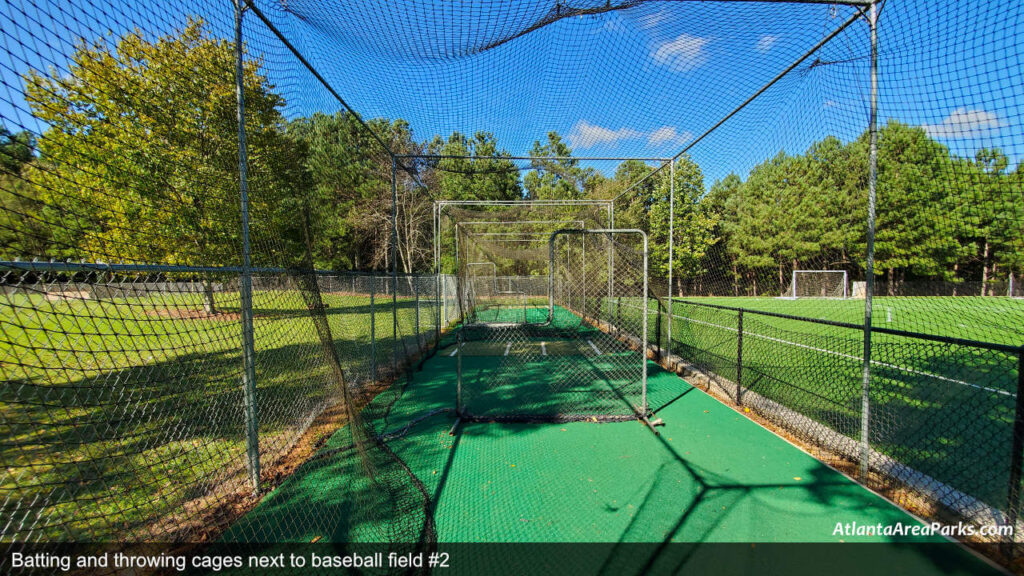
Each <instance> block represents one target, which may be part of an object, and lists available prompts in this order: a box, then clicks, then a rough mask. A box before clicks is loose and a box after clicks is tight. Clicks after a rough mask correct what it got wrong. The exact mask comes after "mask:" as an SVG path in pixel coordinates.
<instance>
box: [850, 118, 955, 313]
mask: <svg viewBox="0 0 1024 576" xmlns="http://www.w3.org/2000/svg"><path fill="white" fill-rule="evenodd" d="M856 146H857V147H858V149H859V152H858V153H860V154H864V155H865V156H866V153H867V135H866V134H865V135H863V136H861V138H860V139H859V140H858V142H857V143H856ZM950 162H951V160H950V156H949V151H948V149H947V148H946V147H945V146H943V145H942V144H939V143H938V142H936V141H935V140H932V139H931V138H930V137H929V136H928V134H927V133H926V132H925V131H924V129H923V128H920V127H913V126H908V125H906V124H902V123H900V122H897V121H895V120H890V121H889V122H888V123H887V124H886V125H885V126H884V127H882V129H880V130H879V133H878V192H877V194H878V195H877V208H876V219H875V221H876V228H877V231H876V233H875V266H876V270H878V271H884V272H885V273H886V274H887V276H888V280H889V281H888V293H889V294H890V295H894V294H895V293H896V291H897V289H898V287H899V285H900V284H901V283H902V282H903V281H904V279H905V277H906V275H907V274H908V273H909V274H911V275H912V276H915V277H921V278H935V279H940V280H952V279H953V278H954V276H955V274H956V267H955V266H956V262H957V261H958V259H959V258H960V257H961V256H962V254H963V253H964V250H965V247H963V246H961V244H960V242H959V241H958V240H957V238H956V231H955V230H954V229H953V227H952V226H951V225H950V221H949V218H948V215H949V214H950V213H951V212H952V211H953V209H954V205H953V200H952V196H951V194H950V190H949V187H948V186H946V185H945V184H946V182H948V177H949V174H950V173H951V165H950ZM858 252H859V253H860V254H866V248H865V247H864V245H863V244H860V246H858Z"/></svg>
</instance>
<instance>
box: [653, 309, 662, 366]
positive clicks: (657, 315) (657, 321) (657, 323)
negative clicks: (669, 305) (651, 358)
mask: <svg viewBox="0 0 1024 576" xmlns="http://www.w3.org/2000/svg"><path fill="white" fill-rule="evenodd" d="M654 305H655V308H654V333H655V334H656V335H657V336H655V338H657V346H658V360H661V303H660V302H658V300H657V299H655V301H654Z"/></svg>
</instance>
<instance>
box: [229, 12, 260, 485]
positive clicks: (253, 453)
mask: <svg viewBox="0 0 1024 576" xmlns="http://www.w3.org/2000/svg"><path fill="white" fill-rule="evenodd" d="M243 1H244V0H235V2H234V4H235V100H236V107H235V113H236V116H237V120H238V190H239V194H240V197H241V198H240V201H241V213H242V222H241V224H242V274H241V281H242V285H241V287H240V291H239V292H240V293H239V296H240V298H241V308H242V396H243V401H244V402H245V454H246V471H247V472H248V474H249V484H251V485H252V491H253V494H258V493H259V491H260V444H259V414H258V413H257V411H256V342H255V336H254V332H253V325H252V258H251V255H250V250H251V247H250V245H249V182H248V156H247V154H246V148H245V75H244V74H245V70H244V68H243V66H242V2H243Z"/></svg>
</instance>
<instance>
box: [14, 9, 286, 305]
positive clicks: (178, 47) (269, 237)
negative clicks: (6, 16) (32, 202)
mask: <svg viewBox="0 0 1024 576" xmlns="http://www.w3.org/2000/svg"><path fill="white" fill-rule="evenodd" d="M243 68H244V70H243V79H244V86H245V100H246V118H245V123H246V133H247V144H248V157H249V166H248V170H249V178H250V202H251V209H250V210H251V215H252V218H251V234H252V242H253V246H254V247H257V248H258V249H259V250H258V251H257V254H256V260H255V263H257V264H259V263H263V264H267V263H275V264H278V263H291V262H294V261H295V260H296V255H295V254H294V252H293V251H292V250H294V246H291V247H290V246H288V245H287V243H286V242H282V241H281V239H282V238H297V236H298V234H297V233H296V232H295V231H294V230H282V229H281V225H282V223H283V222H289V221H294V218H290V217H289V216H292V215H294V213H295V210H296V209H298V208H299V207H300V206H301V201H300V200H299V199H298V197H297V194H296V192H295V190H293V189H292V183H294V182H301V181H302V177H301V174H297V173H296V171H298V170H301V162H296V157H297V154H299V152H298V151H297V150H295V147H294V144H293V142H292V141H291V140H289V139H288V138H286V137H285V136H284V132H283V125H284V120H283V117H282V115H281V112H280V109H281V107H282V105H283V104H284V102H283V100H282V98H281V97H280V96H278V95H277V94H275V93H274V92H273V86H272V85H271V84H270V82H269V81H268V80H267V78H266V77H265V76H263V75H262V74H261V72H260V68H261V62H260V61H259V60H254V59H247V60H246V61H245V63H244V65H243ZM234 70H235V60H234V45H233V44H232V43H231V42H228V41H225V40H218V39H214V38H212V37H210V36H209V35H208V34H207V33H206V31H205V30H204V24H203V22H202V21H201V20H195V19H190V20H189V21H188V22H187V24H186V25H185V27H184V28H183V29H181V30H179V31H177V32H175V33H172V34H170V35H168V36H165V37H161V38H158V39H156V40H154V41H150V40H147V39H145V38H144V37H143V35H142V34H141V33H140V32H133V33H128V34H126V35H124V36H123V37H121V38H120V39H119V40H118V41H117V42H116V45H115V46H110V45H109V44H107V43H105V42H103V41H98V42H96V43H95V44H92V45H88V44H84V43H83V44H81V45H79V46H78V48H77V49H76V50H75V52H74V54H73V55H72V56H71V61H70V64H69V66H68V73H67V74H60V73H58V72H56V71H52V72H50V73H46V74H44V73H41V72H37V71H31V72H29V73H28V74H27V75H26V78H25V80H26V100H27V101H28V103H29V105H30V106H31V107H32V112H33V114H34V115H35V116H36V117H38V118H39V119H40V120H42V121H43V122H46V123H47V124H48V125H49V126H50V128H49V129H48V130H47V131H46V133H45V134H44V135H43V137H42V138H41V139H40V141H39V150H40V153H41V161H42V162H45V163H46V164H47V169H45V170H37V171H34V173H33V174H32V176H31V177H30V178H29V180H31V181H33V182H34V183H35V184H36V185H37V186H39V187H40V189H41V192H40V196H41V197H43V198H44V199H45V201H46V203H47V204H48V205H50V206H59V207H60V210H61V211H62V213H63V214H64V216H65V218H63V219H62V222H63V223H64V224H65V226H64V227H62V228H60V229H59V230H55V235H59V236H60V238H58V242H57V244H58V245H59V246H62V247H64V248H63V249H62V252H63V253H60V254H55V256H62V257H71V256H74V257H87V258H89V259H108V260H131V261H145V262H153V263H175V264H202V265H211V264H212V265H220V264H233V263H234V264H237V263H238V262H239V260H240V254H241V249H240V246H241V242H240V224H239V223H240V207H239V206H240V203H239V193H238V144H237V129H238V127H237V121H236V95H235V74H234ZM206 295H207V297H206V302H205V307H206V309H207V310H208V311H209V312H211V313H212V312H214V311H215V304H214V300H213V290H212V287H211V286H210V285H209V283H207V290H206Z"/></svg>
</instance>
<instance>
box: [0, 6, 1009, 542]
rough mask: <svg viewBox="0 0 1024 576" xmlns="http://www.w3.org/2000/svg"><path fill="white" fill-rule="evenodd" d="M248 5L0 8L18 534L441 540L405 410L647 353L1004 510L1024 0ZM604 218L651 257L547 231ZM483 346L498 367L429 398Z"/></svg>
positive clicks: (782, 421) (914, 481) (1, 397)
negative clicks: (297, 475) (442, 371)
mask: <svg viewBox="0 0 1024 576" xmlns="http://www.w3.org/2000/svg"><path fill="white" fill-rule="evenodd" d="M242 4H243V5H244V6H243V7H244V10H243V11H241V12H239V14H241V20H240V21H241V24H240V27H239V28H238V29H237V30H236V6H235V5H234V4H233V3H232V2H230V1H219V2H214V3H210V2H194V1H191V0H174V1H170V2H164V3H161V5H160V6H159V7H156V6H149V5H145V4H142V3H138V2H133V1H129V0H75V1H72V2H58V1H56V0H42V1H38V2H32V3H29V2H8V3H7V4H5V6H4V8H3V9H0V29H2V32H0V39H2V44H0V46H2V48H0V54H2V58H0V83H2V87H3V90H0V123H2V126H0V291H2V295H0V308H2V311H0V312H2V314H0V327H2V328H0V334H2V336H0V374H2V377H3V381H4V386H3V389H2V392H0V431H2V433H3V436H4V438H5V441H4V442H3V445H2V446H0V463H2V464H3V466H2V468H0V470H2V471H0V527H2V528H0V540H2V541H4V542H37V541H129V540H148V541H172V542H205V541H210V540H217V539H221V540H225V541H249V542H254V541H277V540H292V541H309V540H313V539H326V540H338V541H345V542H355V541H364V542H384V543H388V544H389V545H391V546H393V547H395V546H400V545H401V546H402V547H405V545H409V546H430V545H432V544H433V543H434V541H435V540H436V537H437V535H436V533H435V530H434V524H433V517H432V507H431V506H432V503H431V496H430V495H429V494H428V492H427V490H426V489H425V488H424V485H423V483H422V481H421V479H420V478H417V476H416V474H414V473H413V472H412V471H411V469H410V468H409V467H408V466H407V464H406V462H405V461H403V458H402V457H400V456H399V455H398V452H396V451H395V450H394V444H392V442H393V441H394V440H395V439H397V438H400V437H402V435H403V434H405V432H407V431H408V430H409V429H410V427H411V426H413V424H415V423H419V422H422V421H423V419H424V418H427V417H430V416H432V415H435V414H449V413H453V412H456V411H459V412H461V413H463V414H464V415H466V416H467V417H472V416H475V417H479V418H480V419H488V418H491V419H497V418H500V417H505V416H509V415H510V414H509V410H507V409H506V408H507V406H509V405H515V402H516V401H519V400H517V399H522V396H517V397H516V398H511V397H510V398H504V397H500V394H498V397H496V398H497V400H495V402H492V403H490V404H489V403H488V402H490V400H488V398H490V397H489V396H488V393H493V392H494V391H495V390H505V389H506V388H508V389H511V385H512V380H513V376H514V377H515V378H526V379H527V380H528V381H529V382H534V383H537V382H541V383H544V382H548V380H545V379H546V378H550V374H552V373H554V374H563V375H567V376H565V378H566V379H565V380H564V381H563V382H562V384H560V385H559V386H555V388H556V389H558V390H559V391H561V392H565V393H567V394H569V396H572V398H571V399H570V400H567V402H568V404H563V405H561V406H554V407H553V409H549V408H552V406H547V405H545V404H544V403H545V402H549V401H553V402H555V403H556V404H557V403H559V402H561V401H562V400H564V398H563V399H558V398H556V396H558V394H555V395H554V396H552V395H550V394H548V395H544V394H539V395H536V396H535V397H534V398H533V400H529V399H527V400H529V401H524V403H523V404H522V405H524V406H526V405H529V406H534V408H536V409H535V410H532V409H531V410H525V412H526V414H519V413H513V414H511V416H514V417H519V416H528V417H529V418H527V419H561V418H564V417H566V416H571V418H570V419H579V418H585V417H598V416H613V417H635V416H637V415H643V416H646V415H647V412H648V407H647V406H645V405H643V404H644V403H643V401H642V400H641V401H638V400H636V390H635V389H634V388H630V387H632V386H634V384H633V382H634V380H635V378H634V377H633V376H635V375H633V374H632V373H631V375H629V376H628V377H627V376H624V375H623V374H624V373H623V374H620V373H619V372H617V370H620V368H621V370H626V368H625V367H626V366H627V365H628V366H631V367H640V366H643V365H644V363H643V362H644V359H645V358H646V357H647V356H648V354H649V356H650V357H651V359H652V360H657V361H658V362H660V363H661V364H662V365H663V366H665V367H667V368H670V369H675V370H676V371H678V372H680V373H683V374H684V375H685V376H687V377H689V378H690V379H691V380H694V381H700V382H704V383H706V384H707V386H708V389H709V390H710V391H711V392H712V393H714V394H716V395H718V396H719V397H720V398H721V399H722V400H723V401H725V402H729V403H734V404H737V405H740V406H742V407H743V408H744V409H745V410H749V412H746V411H744V413H745V414H750V416H751V417H753V418H757V419H759V421H761V422H763V423H765V424H766V425H769V426H772V427H773V428H774V429H775V430H778V431H780V432H781V433H783V434H785V435H787V436H788V437H791V438H793V439H795V440H797V441H799V442H801V443H803V445H805V446H808V447H810V448H811V449H812V450H814V451H815V454H816V455H817V456H819V457H820V458H823V459H826V460H827V461H829V462H830V463H832V464H834V465H836V466H837V467H839V468H841V469H843V470H844V471H847V472H849V473H850V474H851V475H853V476H855V477H857V478H858V479H860V480H861V481H863V482H865V483H868V484H869V485H871V486H873V487H876V488H880V489H883V490H886V493H887V494H888V495H890V496H893V498H894V499H896V500H897V501H898V502H900V503H901V504H903V505H905V506H907V507H908V508H910V509H911V510H913V511H914V512H916V513H918V514H921V515H924V516H926V517H928V518H948V517H949V516H948V515H950V514H952V515H953V517H959V518H963V519H966V520H969V521H971V522H975V523H996V524H1003V525H1007V524H1010V525H1013V526H1014V527H1016V525H1017V522H1018V516H1019V508H1020V505H1021V502H1020V496H1021V489H1022V487H1024V486H1022V483H1021V472H1022V470H1021V468H1022V463H1024V408H1021V407H1020V406H1024V404H1020V406H1018V400H1017V396H1018V395H1019V394H1021V393H1022V392H1024V391H1022V390H1021V389H1020V384H1021V381H1022V380H1021V353H1020V346H1021V345H1022V344H1024V339H1022V337H1024V333H1022V330H1024V329H1022V326H1024V299H1022V296H1024V287H1022V284H1024V280H1022V278H1021V276H1022V273H1024V260H1022V259H1021V256H1020V254H1024V249H1022V248H1024V224H1022V223H1024V194H1022V193H1021V190H1022V188H1024V172H1022V168H1021V166H1022V161H1024V156H1022V155H1024V139H1022V136H1021V135H1022V134H1024V129H1022V128H1024V127H1022V118H1024V114H1022V111H1021V106H1022V99H1021V93H1022V92H1024V90H1022V88H1024V85H1022V81H1021V76H1020V73H1019V69H1020V60H1021V58H1020V54H1021V53H1022V52H1024V51H1022V49H1021V39H1022V38H1024V30H1022V25H1021V22H1022V21H1024V18H1022V17H1021V16H1022V14H1021V10H1022V8H1021V4H1020V3H1019V2H1013V1H1009V0H1000V1H995V2H984V3H982V2H956V3H941V2H929V1H927V0H883V1H881V2H877V3H870V2H863V3H862V2H856V1H855V2H850V3H843V4H828V3H818V2H730V1H718V2H686V1H684V2H660V1H632V0H631V1H627V2H609V1H606V0H581V1H580V2H575V3H565V2H561V1H557V2H552V1H548V0H528V1H525V2H515V3H509V2H503V1H499V0H485V1H483V2H473V3H451V2H443V1H436V0H412V1H407V2H333V1H329V0H288V1H287V2H281V1H277V0H245V1H244V2H243V3H242ZM239 37H241V39H242V41H241V43H239V42H238V38H239ZM873 38H874V39H877V45H876V46H877V49H874V48H873ZM239 57H240V58H241V61H242V62H241V66H238V62H237V59H238V58H239ZM873 63H877V66H875V65H874V64H873ZM237 81H240V82H241V85H242V89H241V92H240V94H239V92H238V91H237V88H238V87H237V86H236V82H237ZM239 96H241V98H239ZM240 102H243V103H244V111H242V110H240V107H239V103H240ZM240 114H241V116H240ZM240 118H241V120H242V121H243V127H244V133H245V137H244V140H242V136H241V134H240V133H239V120H240ZM243 144H244V145H243ZM240 157H241V158H242V159H243V160H244V162H243V163H242V164H244V172H243V170H242V168H241V166H240V161H239V160H240ZM602 228H616V229H625V228H628V229H638V230H640V231H642V232H643V233H644V234H646V236H647V238H648V240H649V249H648V250H647V253H646V268H644V269H641V267H640V264H639V262H640V261H641V260H642V259H641V258H640V256H639V253H640V252H641V251H640V250H638V248H637V247H636V246H635V245H633V244H631V243H630V242H627V241H624V240H623V241H620V240H619V238H618V237H616V238H615V239H614V240H612V239H608V238H606V237H604V236H601V235H590V234H583V235H579V234H574V233H573V234H566V235H565V236H564V238H561V239H559V240H558V242H557V243H556V248H557V250H556V253H555V254H554V256H552V255H551V254H550V252H549V241H550V235H551V233H552V232H554V231H555V230H558V229H571V230H580V229H590V230H593V229H602ZM604 240H607V242H606V244H604V245H601V242H602V241H604ZM588 242H591V243H595V245H594V246H590V245H588ZM584 252H586V256H584ZM594 254H598V257H596V258H595V257H594ZM641 280H644V281H645V282H646V286H647V290H646V291H644V290H642V289H640V291H639V292H637V290H638V286H639V284H638V283H639V282H640V281H641ZM644 299H646V303H644V302H643V301H642V300H644ZM552 302H554V305H552ZM555 306H557V307H558V310H559V311H560V313H561V314H562V318H561V319H562V320H564V321H565V322H564V324H565V325H564V326H555V328H556V329H554V332H551V330H552V326H553V325H554V324H557V323H556V322H555V321H554V320H553V319H552V318H550V316H555V314H554V312H553V309H554V307H555ZM643 326H646V330H643V329H642V327H643ZM545 330H547V331H548V332H545ZM584 332H586V333H587V334H588V335H586V336H581V334H582V333H584ZM641 332H643V335H641ZM549 337H551V338H553V339H552V342H554V343H553V344H552V345H551V346H550V347H549V346H548V344H547V343H548V340H547V339H548V338H549ZM559 339H560V340H559ZM538 342H540V343H541V344H543V346H539V345H538ZM648 346H649V348H650V350H649V352H648ZM609 350H614V352H609ZM453 352H454V353H455V357H458V359H459V361H461V362H463V363H464V366H463V367H464V368H465V367H466V366H468V365H472V364H473V363H476V368H474V370H476V372H475V373H476V375H477V377H478V378H477V383H478V384H479V383H481V382H483V380H481V379H480V375H481V374H485V373H487V370H492V371H493V370H494V369H495V366H502V367H503V368H501V369H500V370H498V372H501V373H504V374H506V376H502V377H500V378H497V379H496V380H493V382H491V383H490V384H486V383H485V384H481V385H479V386H477V387H476V388H473V387H472V386H463V387H462V388H461V390H462V394H463V396H462V397H461V398H459V399H458V400H456V390H455V384H454V383H453V384H452V390H450V391H448V390H446V391H445V394H447V395H445V394H439V395H438V398H441V397H442V396H443V397H444V400H430V401H429V402H426V403H425V404H424V405H414V404H415V403H414V402H411V401H409V398H410V396H413V395H415V393H416V392H417V390H418V388H417V384H418V381H419V380H418V379H420V378H423V376H422V374H421V373H419V372H417V370H418V369H419V368H420V367H422V366H423V365H424V363H425V362H427V361H428V360H430V359H431V358H433V357H434V356H437V355H442V358H443V357H444V356H443V355H445V354H452V353H453ZM619 355H621V357H622V358H629V362H626V361H625V360H623V362H622V363H621V366H619V363H618V361H617V360H614V359H617V358H619ZM634 356H635V357H636V358H634ZM595 358H601V360H600V361H595ZM613 360H614V361H613ZM634 360H637V361H636V362H634ZM567 362H569V363H570V364H571V365H570V364H566V363H567ZM581 362H582V363H589V364H588V365H589V366H590V368H588V370H590V372H587V373H588V374H589V375H590V376H595V375H596V374H598V373H600V374H603V375H604V376H603V378H604V381H605V382H606V383H610V384H609V388H608V389H609V390H612V392H611V393H610V394H609V395H595V394H588V391H587V390H584V389H583V387H581V386H580V385H579V384H580V381H579V379H577V380H573V378H572V375H573V374H577V375H578V374H582V373H584V372H586V370H583V371H581V370H579V369H578V366H579V365H581ZM602 363H603V364H604V366H603V367H601V366H598V365H599V364H602ZM613 364H614V365H615V366H613ZM527 365H529V366H530V367H531V370H535V372H537V373H536V374H526V371H525V370H524V367H525V366H527ZM630 369H632V368H630ZM465 374H466V373H465V372H464V373H463V375H465ZM502 378H506V380H507V382H506V381H503V380H502ZM597 379H598V380H600V379H601V378H597ZM620 380H623V381H625V380H628V381H629V382H630V384H628V385H627V388H622V387H620V386H619V385H618V384H616V383H617V382H619V381H620ZM591 381H593V379H591ZM495 382H496V384H495ZM503 382H504V383H503ZM463 384H464V385H465V384H466V382H463ZM505 384H508V386H505ZM548 389H550V387H548ZM474 390H475V391H477V392H478V393H479V394H480V396H479V397H477V398H474V397H473V394H474ZM623 390H627V392H626V393H624V394H619V392H622V391H623ZM489 391H490V392H489ZM449 392H450V393H449ZM591 392H592V391H591ZM492 395H493V394H492ZM527 396H529V395H527ZM602 398H603V399H602ZM491 399H492V400H493V399H494V398H491ZM505 400H509V402H511V404H509V403H508V402H505ZM606 400H607V402H606ZM481 402H482V403H481ZM587 402H591V404H587ZM481 406H482V407H483V408H482V409H481V408H480V407H481ZM566 406H569V407H568V408H566ZM495 407H499V408H495ZM617 410H620V411H617ZM449 415H451V416H454V414H449ZM297 467H304V468H303V470H305V471H307V472H308V473H309V474H310V475H311V476H312V477H317V475H321V477H324V478H326V477H345V478H351V481H350V482H346V483H344V484H343V485H340V486H341V487H340V488H330V489H328V488H322V489H316V490H312V492H311V493H309V494H301V495H297V496H295V497H296V498H299V497H302V498H308V499H309V502H310V505H309V506H298V507H294V506H293V507H281V508H278V507H277V506H276V505H275V504H274V503H273V499H270V503H269V504H268V503H267V502H268V501H267V500H266V499H264V502H263V504H261V510H262V511H263V512H264V513H262V514H248V512H249V511H250V510H252V509H253V508H254V507H255V506H256V505H257V503H258V501H259V499H260V498H258V497H256V496H254V495H253V492H254V490H257V491H259V494H261V495H265V494H267V493H268V492H269V491H271V490H272V489H274V488H276V487H278V486H280V485H281V483H282V479H283V478H285V477H286V476H288V475H289V473H290V472H292V471H294V470H295V469H296V468H297ZM334 490H337V492H334ZM1019 541H1020V538H1019V537H1017V538H1016V539H1012V540H1011V542H1012V543H1017V542H1019Z"/></svg>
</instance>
